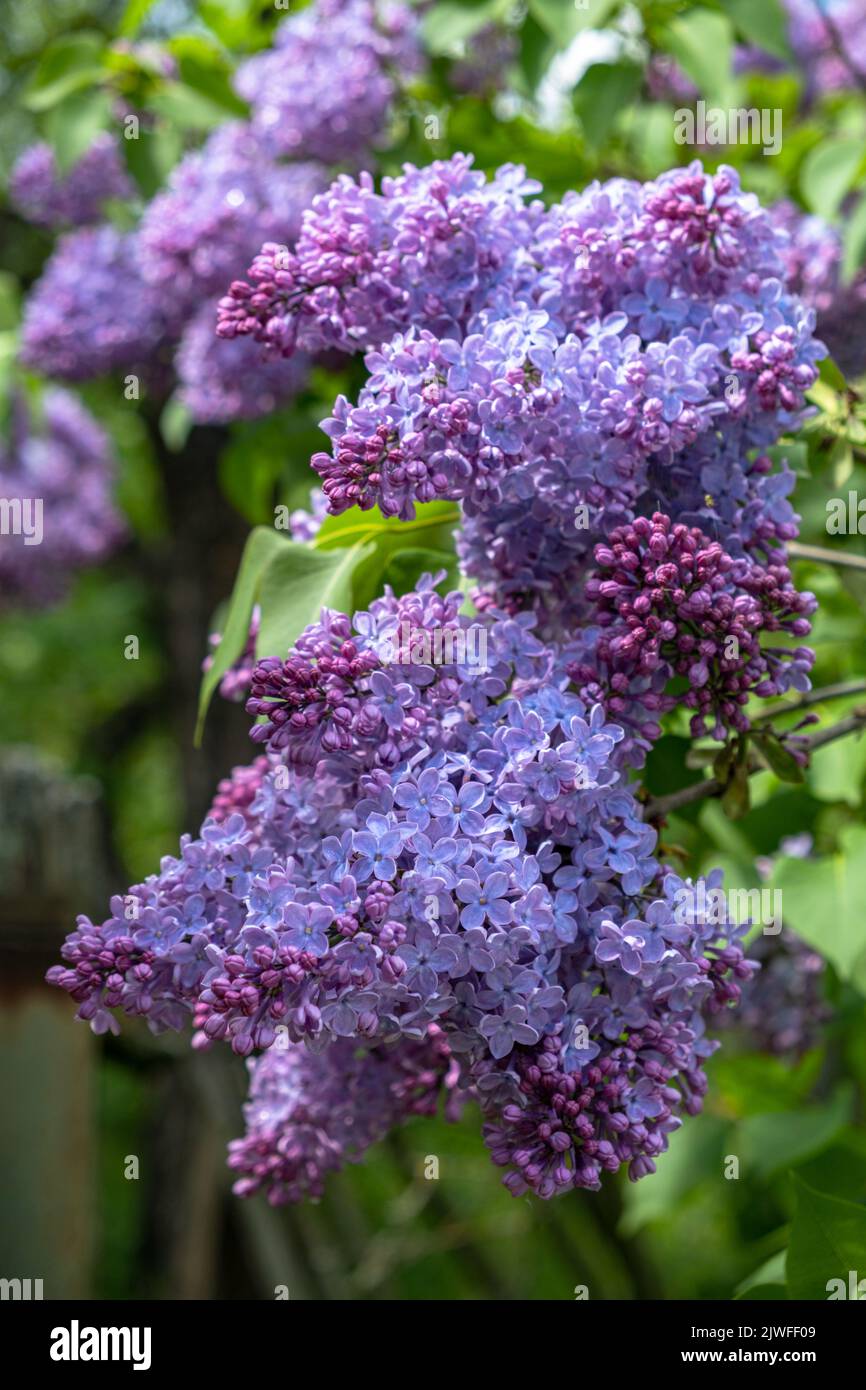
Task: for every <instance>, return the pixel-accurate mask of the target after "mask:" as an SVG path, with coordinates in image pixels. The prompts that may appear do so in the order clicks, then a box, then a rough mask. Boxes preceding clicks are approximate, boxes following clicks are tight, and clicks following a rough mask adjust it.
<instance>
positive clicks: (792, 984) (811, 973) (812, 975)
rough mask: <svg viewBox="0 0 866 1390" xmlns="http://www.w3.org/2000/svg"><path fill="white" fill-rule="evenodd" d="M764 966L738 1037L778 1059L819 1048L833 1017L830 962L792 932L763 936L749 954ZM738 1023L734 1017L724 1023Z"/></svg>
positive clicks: (746, 1002) (744, 1005)
mask: <svg viewBox="0 0 866 1390" xmlns="http://www.w3.org/2000/svg"><path fill="white" fill-rule="evenodd" d="M748 956H749V959H750V960H753V961H756V962H757V963H758V965H760V970H759V971H758V973H757V974H755V975H753V976H752V978H751V979H750V980H749V981H748V982H747V983H746V985H745V986H744V988H743V993H742V1001H741V1004H740V1007H739V1009H738V1010H737V1017H736V1033H737V1037H738V1038H739V1039H740V1040H741V1041H742V1042H743V1043H744V1044H745V1045H746V1046H748V1047H750V1048H753V1049H756V1050H757V1051H759V1052H768V1053H770V1054H771V1055H773V1056H777V1057H787V1058H794V1059H796V1058H798V1057H801V1056H802V1055H803V1053H804V1052H808V1050H809V1048H811V1047H814V1046H815V1045H816V1043H817V1042H818V1041H819V1038H820V1031H821V1027H822V1025H823V1024H825V1023H826V1022H827V1021H828V1019H829V1018H830V1017H831V1010H830V1008H829V1007H828V1004H827V1001H826V998H825V995H824V988H823V984H824V979H825V976H826V969H827V967H826V963H825V961H824V959H823V957H822V956H821V955H820V954H819V953H818V952H817V951H815V950H814V949H813V948H812V947H811V946H809V945H807V944H806V942H805V941H803V940H802V939H801V938H800V937H799V936H797V935H796V933H795V932H793V931H791V929H790V927H784V928H783V929H782V931H781V932H780V933H779V935H778V936H758V937H756V938H755V940H754V941H753V942H752V943H751V944H750V946H749V950H748ZM725 1022H726V1023H731V1024H733V1022H734V1019H733V1016H732V1017H731V1018H730V1019H726V1020H725Z"/></svg>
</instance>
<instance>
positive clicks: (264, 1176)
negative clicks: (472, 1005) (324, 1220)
mask: <svg viewBox="0 0 866 1390" xmlns="http://www.w3.org/2000/svg"><path fill="white" fill-rule="evenodd" d="M248 1065H249V1068H250V1072H251V1082H250V1098H249V1101H248V1102H247V1104H246V1105H245V1106H244V1119H245V1121H246V1134H245V1135H244V1137H243V1139H235V1140H233V1141H232V1143H231V1144H230V1145H229V1167H230V1168H231V1169H232V1170H233V1171H234V1172H236V1173H239V1174H240V1176H239V1177H238V1179H237V1181H236V1182H235V1185H234V1191H235V1193H236V1194H237V1195H238V1196H239V1197H249V1196H252V1195H253V1194H254V1193H256V1192H264V1193H265V1194H266V1195H267V1199H268V1201H269V1202H270V1203H271V1205H272V1206H280V1205H282V1204H283V1203H285V1202H297V1201H301V1200H305V1199H309V1198H315V1197H321V1196H322V1194H323V1192H324V1180H325V1178H326V1177H327V1175H328V1173H330V1172H335V1171H338V1170H339V1169H340V1168H342V1167H343V1166H344V1165H345V1164H346V1163H357V1162H358V1161H359V1160H360V1159H361V1158H363V1156H364V1154H365V1152H366V1150H367V1149H369V1148H370V1146H371V1145H372V1144H375V1143H377V1142H378V1141H379V1140H380V1139H383V1138H384V1136H385V1135H386V1134H387V1133H388V1131H389V1130H390V1129H393V1128H395V1126H397V1125H398V1124H400V1123H401V1122H402V1121H404V1120H406V1119H408V1118H409V1117H410V1116H412V1115H434V1114H436V1113H437V1111H438V1109H439V1106H440V1101H442V1100H443V1098H444V1112H445V1115H446V1117H447V1118H448V1119H452V1120H453V1119H457V1118H458V1116H459V1113H460V1108H461V1104H462V1100H463V1095H462V1093H461V1092H460V1090H459V1088H458V1079H459V1068H458V1067H457V1064H456V1063H455V1061H454V1060H453V1058H452V1057H451V1053H450V1051H449V1048H448V1044H447V1042H446V1041H445V1038H444V1036H443V1034H442V1031H441V1030H440V1029H439V1028H437V1027H436V1025H435V1024H431V1025H430V1028H429V1029H428V1034H427V1037H426V1038H423V1039H419V1040H417V1041H414V1040H413V1041H409V1042H404V1043H400V1044H397V1045H392V1046H390V1047H378V1048H372V1049H370V1050H369V1051H367V1052H365V1053H361V1054H359V1052H358V1049H357V1048H356V1047H355V1046H353V1044H352V1043H351V1042H337V1043H332V1044H331V1046H330V1047H328V1048H326V1049H325V1051H324V1052H319V1053H315V1052H310V1051H309V1049H308V1048H305V1047H303V1046H299V1045H298V1044H289V1045H288V1046H286V1047H280V1046H276V1045H275V1046H274V1047H271V1048H269V1050H268V1051H267V1052H265V1053H264V1054H263V1055H262V1056H261V1057H258V1058H256V1059H255V1060H252V1059H251V1060H250V1062H249V1063H248Z"/></svg>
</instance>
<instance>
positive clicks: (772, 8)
mask: <svg viewBox="0 0 866 1390" xmlns="http://www.w3.org/2000/svg"><path fill="white" fill-rule="evenodd" d="M722 8H723V9H725V10H727V12H728V14H729V15H730V16H731V19H732V20H733V21H734V24H735V25H736V27H737V30H738V31H739V33H740V34H741V35H742V37H743V38H744V39H746V40H747V41H748V42H749V43H752V44H755V46H756V47H757V48H762V49H763V50H764V52H765V53H772V54H773V56H774V57H775V58H782V59H787V60H789V61H790V58H791V45H790V44H789V42H788V16H787V14H786V13H785V9H784V6H783V4H782V0H722Z"/></svg>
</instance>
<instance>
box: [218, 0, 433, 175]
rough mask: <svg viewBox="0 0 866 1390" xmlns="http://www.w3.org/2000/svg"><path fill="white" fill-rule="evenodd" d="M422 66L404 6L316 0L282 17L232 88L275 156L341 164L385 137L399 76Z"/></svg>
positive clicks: (414, 22) (411, 20) (241, 69)
mask: <svg viewBox="0 0 866 1390" xmlns="http://www.w3.org/2000/svg"><path fill="white" fill-rule="evenodd" d="M323 40H325V41H323ZM420 66H421V58H420V51H419V48H418V36H417V20H416V19H415V17H414V16H413V15H412V13H411V11H410V10H408V9H407V8H406V7H405V6H403V5H399V4H391V3H386V4H378V5H377V4H376V3H375V0H314V3H313V4H311V5H309V6H308V7H307V8H306V9H304V10H302V11H301V12H300V13H299V14H296V15H292V16H290V17H289V18H287V19H285V20H284V21H283V23H282V24H281V25H280V26H279V28H278V29H277V31H276V34H275V37H274V47H273V48H272V49H270V50H269V51H267V52H265V53H260V54H257V55H256V56H255V57H253V58H249V59H247V61H246V62H245V63H242V64H241V66H240V67H239V68H238V71H237V73H236V75H235V83H234V85H235V89H236V91H237V92H238V94H239V95H240V96H242V97H243V98H244V99H245V100H246V101H248V102H249V103H250V106H251V109H252V125H253V129H254V130H255V131H256V133H257V134H258V135H259V136H260V137H261V138H262V139H264V140H265V141H266V142H267V143H268V144H269V145H270V147H271V148H272V149H273V151H274V152H275V153H276V154H279V155H288V156H291V157H292V158H293V159H319V160H321V161H322V162H323V163H325V164H341V163H343V162H344V161H347V160H348V161H357V160H358V159H360V158H363V157H364V156H368V155H369V152H370V151H371V150H373V149H375V148H376V146H377V145H378V144H379V143H380V142H381V139H382V137H383V136H384V135H385V133H386V131H387V125H388V120H389V116H390V110H391V106H392V103H393V100H394V97H395V95H396V92H397V88H398V79H404V80H405V78H406V77H407V76H409V75H411V74H412V73H413V72H417V71H418V70H419V68H420Z"/></svg>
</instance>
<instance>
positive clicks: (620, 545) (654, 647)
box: [571, 513, 817, 740]
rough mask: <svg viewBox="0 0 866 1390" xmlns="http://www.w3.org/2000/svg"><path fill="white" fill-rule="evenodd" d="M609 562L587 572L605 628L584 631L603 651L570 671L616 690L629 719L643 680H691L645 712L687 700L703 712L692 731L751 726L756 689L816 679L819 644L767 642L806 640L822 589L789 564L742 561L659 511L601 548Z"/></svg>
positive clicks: (646, 698) (610, 701)
mask: <svg viewBox="0 0 866 1390" xmlns="http://www.w3.org/2000/svg"><path fill="white" fill-rule="evenodd" d="M595 559H596V563H597V565H598V570H597V571H596V573H595V574H593V575H592V577H591V578H590V579H589V580H588V581H587V584H586V589H585V593H586V598H587V599H588V600H589V602H590V603H592V604H593V605H594V606H595V615H594V616H595V622H596V623H597V625H598V630H597V632H596V633H593V634H592V637H591V638H590V637H589V635H588V634H587V635H586V636H585V637H584V639H583V640H584V643H585V648H586V647H589V646H590V645H591V647H592V658H591V659H590V660H587V659H586V656H585V657H584V660H583V661H582V662H581V663H580V664H576V665H575V667H573V668H571V669H572V671H573V674H574V676H575V679H576V681H577V683H578V685H581V686H582V685H584V684H587V685H589V686H590V687H591V688H592V689H593V690H594V691H595V690H597V689H598V688H599V687H606V689H607V692H608V693H607V698H606V699H605V706H606V708H607V710H608V713H609V714H610V715H611V716H612V717H613V718H619V717H623V716H627V714H628V706H629V700H630V689H631V687H632V686H633V683H634V682H635V681H636V680H640V679H641V678H644V679H649V680H650V681H651V680H652V678H653V677H655V676H656V674H657V672H658V671H659V670H660V668H661V669H663V670H664V673H665V677H666V680H669V679H670V678H672V677H674V676H681V677H684V678H685V680H686V681H687V684H688V688H687V689H686V690H685V691H684V692H682V693H681V694H678V695H673V694H670V695H664V694H656V693H655V692H652V691H647V692H644V693H643V694H642V695H641V697H640V700H639V704H640V706H641V707H642V708H643V709H652V710H655V711H658V712H659V713H664V712H666V711H668V710H671V709H673V708H674V707H675V706H676V705H677V704H680V703H681V704H683V705H685V707H686V708H687V709H693V710H695V711H697V712H696V713H695V715H694V716H693V718H692V726H691V731H692V734H693V736H694V737H696V738H700V737H701V736H702V735H703V734H705V733H706V732H707V729H706V721H707V719H708V718H709V719H711V720H712V721H713V724H712V730H711V731H712V733H713V734H714V736H715V737H716V738H718V739H722V740H723V739H724V738H725V737H726V733H727V731H728V730H737V731H740V732H742V731H744V730H746V729H748V728H749V727H750V724H749V719H748V717H747V715H746V713H745V710H744V706H745V705H747V704H748V702H749V699H750V698H751V697H752V696H753V695H759V696H763V697H768V696H774V695H781V694H784V692H785V691H786V690H789V689H792V688H793V689H795V690H800V691H804V690H807V689H808V688H809V680H808V672H809V670H810V669H811V666H812V663H813V661H814V653H813V652H812V651H811V650H810V649H809V648H808V647H797V648H794V649H791V648H787V647H779V646H762V645H761V641H762V638H764V637H765V636H766V635H767V634H776V633H780V632H785V633H788V634H789V635H790V636H793V637H805V636H806V635H807V634H808V632H809V631H810V623H809V621H808V617H807V616H806V615H807V614H809V613H812V612H814V610H815V608H816V606H817V604H816V601H815V598H814V595H813V594H810V593H803V594H800V593H798V592H797V591H796V589H795V588H794V586H793V583H792V581H791V572H790V570H789V569H788V568H787V567H786V566H784V565H781V564H770V565H766V566H765V565H759V564H755V563H754V562H752V561H750V560H747V559H739V560H735V559H734V558H733V557H732V556H731V555H729V554H728V553H727V552H726V551H725V550H724V549H723V548H722V546H721V545H719V543H718V542H717V541H710V540H709V538H708V537H707V536H705V535H704V534H703V532H701V531H700V530H698V529H697V527H687V526H684V525H682V524H679V525H675V526H672V525H671V522H670V518H669V517H666V516H664V515H661V514H660V513H656V514H655V515H654V516H653V517H652V520H650V519H648V518H647V517H638V518H637V520H636V521H635V522H634V523H633V524H631V525H629V526H623V527H619V528H617V529H616V530H615V531H613V532H612V534H611V537H610V541H609V543H608V544H603V545H598V546H596V550H595Z"/></svg>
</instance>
